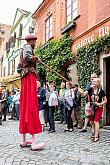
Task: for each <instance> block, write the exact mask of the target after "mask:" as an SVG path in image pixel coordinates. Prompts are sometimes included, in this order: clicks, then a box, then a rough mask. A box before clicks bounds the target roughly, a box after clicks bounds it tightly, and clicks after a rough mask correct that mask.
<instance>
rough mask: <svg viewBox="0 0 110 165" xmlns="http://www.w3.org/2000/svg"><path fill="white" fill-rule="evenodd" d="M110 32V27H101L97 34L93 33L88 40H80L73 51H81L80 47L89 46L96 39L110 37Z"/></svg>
mask: <svg viewBox="0 0 110 165" xmlns="http://www.w3.org/2000/svg"><path fill="white" fill-rule="evenodd" d="M109 31H110V27H109V26H106V27H100V28H99V29H98V31H97V32H96V33H95V34H94V33H91V34H90V35H88V36H87V37H86V38H84V39H80V41H79V42H78V43H77V44H75V45H73V51H75V50H77V49H79V48H80V47H83V46H86V45H87V44H89V43H91V42H93V41H95V40H96V38H98V37H104V36H105V35H108V34H109Z"/></svg>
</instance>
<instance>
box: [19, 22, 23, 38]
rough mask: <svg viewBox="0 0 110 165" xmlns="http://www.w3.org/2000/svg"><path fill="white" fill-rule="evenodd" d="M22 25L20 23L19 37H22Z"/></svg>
mask: <svg viewBox="0 0 110 165" xmlns="http://www.w3.org/2000/svg"><path fill="white" fill-rule="evenodd" d="M22 31H23V25H22V24H21V23H20V26H19V37H22Z"/></svg>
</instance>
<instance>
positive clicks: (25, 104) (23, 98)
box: [19, 73, 42, 134]
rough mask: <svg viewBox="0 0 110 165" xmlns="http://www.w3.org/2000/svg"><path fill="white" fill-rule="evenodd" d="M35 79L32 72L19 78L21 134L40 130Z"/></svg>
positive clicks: (34, 132) (35, 132)
mask: <svg viewBox="0 0 110 165" xmlns="http://www.w3.org/2000/svg"><path fill="white" fill-rule="evenodd" d="M36 81H37V79H36V75H35V74H33V73H29V74H27V75H26V76H25V77H23V78H22V79H21V95H20V123H19V132H20V133H21V134H26V133H30V134H38V133H41V132H42V126H41V123H40V119H39V111H38V98H37V82H36Z"/></svg>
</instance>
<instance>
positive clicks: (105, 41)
mask: <svg viewBox="0 0 110 165" xmlns="http://www.w3.org/2000/svg"><path fill="white" fill-rule="evenodd" d="M108 51H110V34H109V35H106V36H105V37H103V38H98V39H97V40H96V41H95V42H94V43H91V44H89V45H87V46H86V47H82V48H80V49H79V50H78V54H77V56H78V59H77V71H78V81H79V84H80V86H81V87H82V88H83V89H85V86H86V84H87V82H88V81H89V77H90V75H91V74H92V73H93V72H95V73H96V74H97V75H98V76H99V75H100V74H101V71H100V68H99V57H100V54H101V53H107V52H108Z"/></svg>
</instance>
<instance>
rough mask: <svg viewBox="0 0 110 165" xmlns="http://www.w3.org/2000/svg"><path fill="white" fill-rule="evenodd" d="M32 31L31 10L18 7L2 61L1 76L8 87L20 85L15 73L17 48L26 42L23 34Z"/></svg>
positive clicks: (17, 57) (17, 61) (17, 55)
mask: <svg viewBox="0 0 110 165" xmlns="http://www.w3.org/2000/svg"><path fill="white" fill-rule="evenodd" d="M33 32H34V22H33V19H32V14H31V12H29V11H25V10H22V9H19V8H18V9H17V10H16V13H15V17H14V21H13V25H12V27H11V31H10V38H9V40H8V41H7V43H6V51H5V53H6V59H5V60H4V61H3V67H5V68H6V69H5V71H4V72H3V74H2V76H3V79H4V82H5V83H7V87H8V88H9V89H10V87H11V86H12V85H15V86H18V87H20V77H19V75H18V74H17V66H18V63H19V55H20V53H19V50H20V48H21V47H22V46H23V45H24V44H26V41H25V40H24V38H25V36H26V35H29V34H32V33H33ZM4 77H5V78H4Z"/></svg>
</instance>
